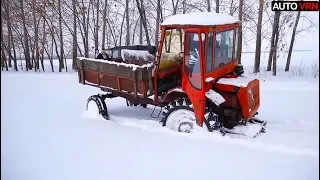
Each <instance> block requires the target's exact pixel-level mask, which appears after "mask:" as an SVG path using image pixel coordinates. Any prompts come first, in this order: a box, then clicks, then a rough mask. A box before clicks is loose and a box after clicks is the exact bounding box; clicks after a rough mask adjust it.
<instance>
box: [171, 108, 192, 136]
mask: <svg viewBox="0 0 320 180" xmlns="http://www.w3.org/2000/svg"><path fill="white" fill-rule="evenodd" d="M195 123H196V121H195V115H194V113H193V112H192V111H190V110H187V109H178V110H176V111H174V112H172V113H171V114H170V115H169V116H168V118H167V122H166V126H167V127H168V128H169V129H172V130H175V131H179V132H187V133H189V132H190V131H191V130H192V129H193V126H194V124H195Z"/></svg>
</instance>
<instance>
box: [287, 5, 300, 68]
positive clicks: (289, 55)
mask: <svg viewBox="0 0 320 180" xmlns="http://www.w3.org/2000/svg"><path fill="white" fill-rule="evenodd" d="M300 13H301V11H298V13H297V17H296V20H295V22H294V26H293V30H292V36H291V41H290V47H289V52H288V57H287V63H286V68H285V71H289V68H290V61H291V54H292V49H293V44H294V39H295V37H296V32H297V27H298V24H299V19H300Z"/></svg>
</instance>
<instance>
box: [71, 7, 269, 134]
mask: <svg viewBox="0 0 320 180" xmlns="http://www.w3.org/2000/svg"><path fill="white" fill-rule="evenodd" d="M239 27H240V22H239V20H237V19H236V18H234V17H232V16H228V15H224V14H217V13H212V12H195V13H189V14H178V15H174V16H172V17H169V18H168V19H166V20H165V21H163V23H162V24H161V27H160V28H161V39H160V45H159V48H158V49H157V52H156V51H155V48H154V47H150V48H143V49H137V50H135V49H134V48H132V46H130V48H128V49H126V48H125V47H123V48H122V49H121V51H120V50H119V49H118V51H117V53H120V54H119V57H120V55H121V58H120V59H122V60H121V62H119V58H118V60H117V61H113V60H112V59H110V60H97V59H88V58H78V61H77V68H78V77H79V82H80V83H82V84H87V85H91V86H95V87H99V88H101V90H103V91H104V92H105V93H104V94H98V95H93V96H91V97H89V99H88V104H87V108H88V106H89V104H91V105H92V104H94V106H97V107H98V109H99V113H100V114H101V115H102V116H103V117H105V118H106V119H109V115H108V111H107V106H106V104H105V99H106V98H114V97H123V98H125V99H126V100H127V102H128V103H127V105H129V104H130V105H132V104H134V105H138V104H140V105H142V106H144V107H146V105H147V104H151V105H154V106H159V107H161V108H162V107H163V108H164V110H163V111H162V119H161V121H160V122H161V123H162V125H163V126H166V127H168V128H170V129H173V130H177V131H179V132H191V131H192V130H193V129H197V128H199V127H203V128H204V129H206V130H208V131H210V132H212V131H219V132H221V133H222V134H225V133H235V134H243V135H248V134H246V129H248V127H253V126H254V127H255V130H254V133H253V134H250V135H249V136H252V137H255V136H256V135H257V134H259V133H261V132H265V125H266V122H265V121H261V120H258V119H257V118H255V116H256V115H257V114H258V112H257V111H258V108H259V105H260V96H259V80H257V79H250V78H247V77H243V76H242V74H243V73H244V71H243V67H242V65H240V64H238V59H239V58H238V51H239V47H238V31H239ZM119 51H120V52H119ZM250 132H251V133H252V128H251V129H250Z"/></svg>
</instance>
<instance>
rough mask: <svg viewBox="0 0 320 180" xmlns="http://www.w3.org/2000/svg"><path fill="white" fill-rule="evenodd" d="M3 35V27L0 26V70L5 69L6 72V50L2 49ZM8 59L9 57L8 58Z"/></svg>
mask: <svg viewBox="0 0 320 180" xmlns="http://www.w3.org/2000/svg"><path fill="white" fill-rule="evenodd" d="M3 39H4V34H3V26H1V69H2V70H3V67H5V68H6V71H8V64H7V58H6V54H5V52H6V50H5V48H4V46H5V45H4V42H3ZM9 57H10V56H9Z"/></svg>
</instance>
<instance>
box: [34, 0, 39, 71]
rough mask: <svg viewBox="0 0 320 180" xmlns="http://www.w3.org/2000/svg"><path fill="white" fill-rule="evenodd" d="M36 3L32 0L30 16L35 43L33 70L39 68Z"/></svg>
mask: <svg viewBox="0 0 320 180" xmlns="http://www.w3.org/2000/svg"><path fill="white" fill-rule="evenodd" d="M35 8H36V3H35V0H32V17H33V24H34V36H35V37H34V44H35V52H36V57H35V58H36V59H35V68H34V70H35V71H37V70H38V69H39V47H38V43H39V42H38V40H39V34H38V23H37V21H36V12H35V11H36V10H35Z"/></svg>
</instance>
